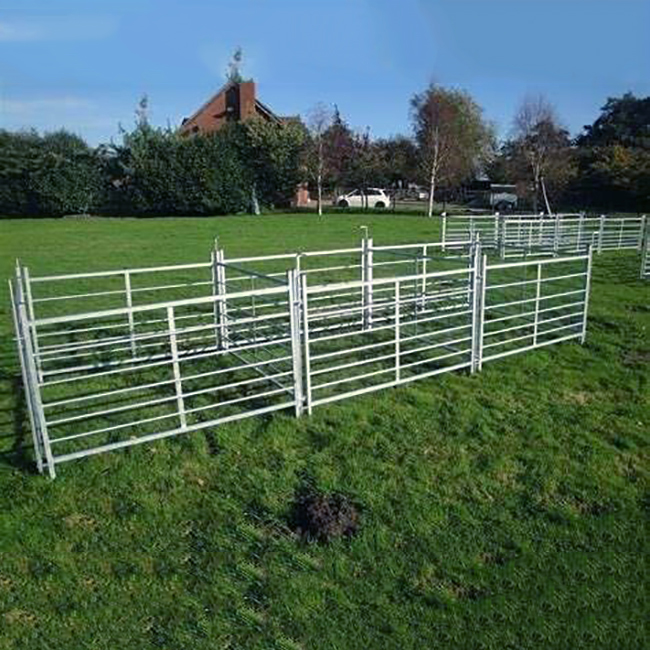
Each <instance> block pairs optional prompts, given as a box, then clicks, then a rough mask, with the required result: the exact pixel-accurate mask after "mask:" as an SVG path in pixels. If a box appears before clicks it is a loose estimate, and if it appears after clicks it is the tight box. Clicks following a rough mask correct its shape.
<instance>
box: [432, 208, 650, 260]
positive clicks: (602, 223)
mask: <svg viewBox="0 0 650 650" xmlns="http://www.w3.org/2000/svg"><path fill="white" fill-rule="evenodd" d="M645 228H646V217H645V216H642V217H606V216H604V215H601V216H600V217H587V216H585V215H584V214H557V215H552V216H543V215H516V216H509V215H489V216H487V215H468V216H443V218H442V241H443V243H445V244H451V243H454V242H456V241H464V240H467V239H471V238H472V237H474V236H475V235H479V236H480V240H481V243H482V244H483V246H484V247H486V248H487V247H489V248H493V249H496V250H498V251H499V254H500V255H501V257H502V258H504V259H505V258H507V257H517V256H519V255H521V254H523V253H535V254H543V255H557V254H558V253H571V252H581V251H582V252H584V251H586V250H587V248H588V247H589V246H593V250H594V252H597V253H601V252H603V251H609V250H624V249H635V250H641V248H642V245H643V241H644V232H645Z"/></svg>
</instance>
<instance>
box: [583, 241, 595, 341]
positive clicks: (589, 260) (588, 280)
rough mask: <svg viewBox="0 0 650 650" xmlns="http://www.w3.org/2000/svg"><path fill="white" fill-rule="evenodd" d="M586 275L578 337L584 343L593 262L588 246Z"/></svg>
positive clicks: (591, 252)
mask: <svg viewBox="0 0 650 650" xmlns="http://www.w3.org/2000/svg"><path fill="white" fill-rule="evenodd" d="M587 255H588V257H587V277H586V278H585V304H584V313H583V316H582V336H581V337H580V343H582V344H583V345H584V343H585V341H586V340H587V314H588V312H589V293H590V291H591V268H592V264H593V249H592V247H591V246H589V250H588V253H587Z"/></svg>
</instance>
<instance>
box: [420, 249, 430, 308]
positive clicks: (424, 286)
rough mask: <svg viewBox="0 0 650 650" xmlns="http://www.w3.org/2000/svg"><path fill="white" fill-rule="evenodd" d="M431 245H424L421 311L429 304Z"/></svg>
mask: <svg viewBox="0 0 650 650" xmlns="http://www.w3.org/2000/svg"><path fill="white" fill-rule="evenodd" d="M428 257H429V247H428V246H427V245H426V244H424V246H423V247H422V279H421V280H420V311H424V310H425V309H426V304H427V261H428V259H427V258H428Z"/></svg>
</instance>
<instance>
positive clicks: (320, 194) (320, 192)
mask: <svg viewBox="0 0 650 650" xmlns="http://www.w3.org/2000/svg"><path fill="white" fill-rule="evenodd" d="M318 216H319V217H322V216H323V176H322V174H321V173H320V172H319V173H318Z"/></svg>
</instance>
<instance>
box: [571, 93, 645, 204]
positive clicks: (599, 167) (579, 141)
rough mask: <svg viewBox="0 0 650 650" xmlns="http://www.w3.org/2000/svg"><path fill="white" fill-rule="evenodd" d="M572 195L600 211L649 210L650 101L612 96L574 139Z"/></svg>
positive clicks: (628, 96) (628, 95) (626, 95)
mask: <svg viewBox="0 0 650 650" xmlns="http://www.w3.org/2000/svg"><path fill="white" fill-rule="evenodd" d="M576 145H577V156H578V160H579V166H580V176H579V179H578V180H577V182H576V183H575V184H574V191H575V193H576V194H577V196H578V197H579V199H580V201H581V202H583V203H590V204H592V205H596V206H598V207H599V208H600V209H603V208H608V209H617V208H618V209H624V210H647V209H648V208H650V97H643V98H637V97H635V96H634V95H632V94H631V93H626V94H625V95H623V96H622V97H610V98H608V99H607V102H606V103H605V105H604V106H603V107H602V109H601V114H600V115H599V116H598V118H597V119H596V120H595V121H594V123H593V124H592V125H587V126H585V127H584V132H583V133H582V134H581V135H579V136H578V137H577V138H576Z"/></svg>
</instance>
